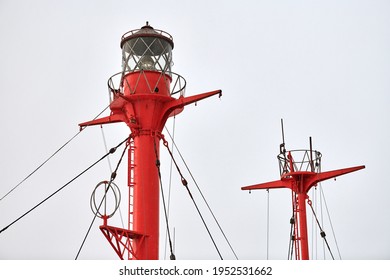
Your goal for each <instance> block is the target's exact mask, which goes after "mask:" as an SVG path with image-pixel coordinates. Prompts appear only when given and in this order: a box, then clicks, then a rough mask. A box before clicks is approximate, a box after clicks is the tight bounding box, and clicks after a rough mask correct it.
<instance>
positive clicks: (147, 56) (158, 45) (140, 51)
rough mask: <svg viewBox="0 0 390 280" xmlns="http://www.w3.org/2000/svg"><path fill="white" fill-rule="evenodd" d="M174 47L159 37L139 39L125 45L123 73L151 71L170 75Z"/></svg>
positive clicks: (131, 40)
mask: <svg viewBox="0 0 390 280" xmlns="http://www.w3.org/2000/svg"><path fill="white" fill-rule="evenodd" d="M171 65H172V46H171V45H170V43H169V42H168V41H166V40H164V39H162V38H159V37H137V38H133V39H130V40H128V41H126V42H125V43H124V45H123V56H122V67H123V71H124V72H125V73H126V72H133V71H139V70H151V71H159V72H163V73H167V74H169V75H170V72H171Z"/></svg>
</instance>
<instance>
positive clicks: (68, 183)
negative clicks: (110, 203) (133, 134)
mask: <svg viewBox="0 0 390 280" xmlns="http://www.w3.org/2000/svg"><path fill="white" fill-rule="evenodd" d="M128 139H129V138H126V139H125V140H124V141H122V142H121V143H119V144H118V145H117V146H116V147H114V148H111V149H110V151H109V152H108V153H106V154H105V155H104V156H102V157H101V158H100V159H98V160H97V161H95V162H94V163H93V164H92V165H90V166H89V167H87V168H86V169H84V170H83V171H82V172H81V173H79V174H78V175H77V176H75V177H74V178H73V179H71V180H70V181H69V182H67V183H66V184H65V185H63V186H62V187H61V188H59V189H58V190H56V191H55V192H53V193H52V194H51V195H49V196H48V197H46V198H45V199H43V200H42V201H41V202H39V203H38V204H37V205H35V206H34V207H32V208H31V209H30V210H28V211H27V212H25V213H24V214H23V215H21V216H19V217H18V218H17V219H15V220H14V221H13V222H12V223H10V224H9V225H7V226H6V227H4V228H3V229H2V230H0V233H2V232H3V231H5V230H7V229H8V228H9V227H10V226H12V225H13V224H15V223H16V222H18V221H19V220H20V219H22V218H23V217H25V216H26V215H27V214H29V213H31V212H32V211H33V210H35V209H36V208H37V207H39V206H40V205H42V204H43V203H44V202H46V201H47V200H49V199H50V198H52V197H53V196H54V195H56V194H57V193H59V192H60V191H61V190H63V189H64V188H65V187H67V186H68V185H70V184H71V183H72V182H74V181H75V180H76V179H77V178H79V177H80V176H82V175H83V174H84V173H86V172H87V171H88V170H90V169H91V168H92V167H94V166H95V165H96V164H98V163H99V162H100V161H102V160H103V159H105V158H106V157H107V156H108V155H109V154H113V153H115V151H116V149H117V148H118V147H119V146H121V145H122V144H123V143H125V142H126V141H127V140H128Z"/></svg>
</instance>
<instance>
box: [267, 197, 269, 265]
mask: <svg viewBox="0 0 390 280" xmlns="http://www.w3.org/2000/svg"><path fill="white" fill-rule="evenodd" d="M267 260H269V189H267Z"/></svg>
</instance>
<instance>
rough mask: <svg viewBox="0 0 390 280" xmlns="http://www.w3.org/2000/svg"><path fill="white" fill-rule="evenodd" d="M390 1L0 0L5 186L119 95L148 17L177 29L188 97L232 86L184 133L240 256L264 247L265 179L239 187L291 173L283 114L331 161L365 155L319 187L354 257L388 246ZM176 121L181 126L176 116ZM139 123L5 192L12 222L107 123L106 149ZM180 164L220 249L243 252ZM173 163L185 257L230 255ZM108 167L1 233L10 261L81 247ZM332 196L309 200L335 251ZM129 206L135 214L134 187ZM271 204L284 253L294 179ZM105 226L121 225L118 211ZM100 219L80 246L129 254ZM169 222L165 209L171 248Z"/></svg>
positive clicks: (344, 248)
mask: <svg viewBox="0 0 390 280" xmlns="http://www.w3.org/2000/svg"><path fill="white" fill-rule="evenodd" d="M389 13H390V3H389V2H388V1H385V0H383V1H379V0H370V1H368V0H356V1H344V0H341V1H340V0H337V1H335V0H328V1H304V0H301V1H299V0H298V1H287V0H286V1H281V0H279V1H258V0H256V1H245V0H244V1H204V0H199V1H172V0H167V1H155V0H150V1H76V0H70V1H49V0H46V1H43V0H36V1H21V0H12V1H11V0H0V40H1V47H0V87H1V90H0V92H1V98H2V105H3V106H2V110H1V112H0V118H1V123H0V129H1V135H2V137H1V138H0V146H1V147H2V153H1V157H0V170H1V171H0V172H1V173H0V174H1V184H0V196H3V195H4V194H5V193H7V192H8V191H9V190H10V189H12V188H13V187H14V186H15V185H16V184H17V183H18V182H20V181H21V180H22V179H23V178H24V177H25V176H27V175H28V174H29V173H30V172H31V171H33V170H34V169H35V168H36V167H37V166H38V165H39V164H41V163H42V162H43V161H44V160H45V159H46V158H47V157H48V156H50V155H51V154H52V153H53V152H54V151H56V150H57V149H58V148H59V147H60V146H61V145H62V144H64V143H65V142H66V141H67V140H68V139H70V138H71V137H72V136H73V135H75V134H76V133H77V132H78V123H81V122H84V121H88V120H90V119H92V118H93V117H95V116H96V115H97V114H98V113H99V112H100V111H101V110H102V109H104V108H105V107H106V106H107V105H108V90H107V86H106V85H107V80H108V78H109V77H110V76H111V75H113V74H115V73H117V72H119V71H120V70H121V50H120V46H119V43H120V38H121V36H122V35H123V34H124V33H125V32H127V31H129V30H132V29H137V28H140V27H142V26H143V25H144V24H145V22H146V21H149V23H150V25H152V26H153V27H154V28H157V29H162V30H164V31H167V32H169V33H170V34H171V35H172V36H173V40H174V43H175V47H174V49H173V60H174V66H173V71H174V72H176V73H178V74H180V75H182V76H183V77H184V78H185V79H186V80H187V90H186V95H187V96H189V95H193V94H197V93H202V92H207V91H211V90H216V89H222V91H223V97H222V98H221V99H218V98H217V97H213V98H209V99H207V100H203V101H201V102H198V104H197V106H194V105H192V106H188V107H186V108H185V110H184V111H183V113H181V114H180V115H179V116H177V117H176V120H175V140H176V144H177V146H178V147H179V149H180V152H181V153H182V155H183V156H184V158H185V160H186V163H187V164H188V166H189V167H190V169H191V172H192V173H193V175H194V176H195V178H196V180H197V182H198V184H199V186H200V188H201V189H202V191H203V193H204V195H205V197H206V199H207V201H208V203H209V204H210V206H211V208H212V209H213V211H214V214H215V215H216V217H217V218H218V221H219V223H220V224H221V226H222V228H223V229H224V231H225V234H226V236H227V237H228V238H229V241H230V242H231V244H232V246H233V248H234V250H235V251H236V253H237V255H238V257H239V258H240V259H266V258H267V198H268V197H267V192H266V191H261V190H259V191H253V192H252V193H251V194H248V192H244V191H241V190H240V188H241V187H242V186H246V185H252V184H256V183H261V182H267V181H272V180H277V179H279V169H278V162H277V159H276V156H277V154H278V153H279V144H280V143H281V130H280V119H281V118H283V119H284V128H285V139H286V148H287V149H308V148H309V140H308V139H309V136H311V137H312V138H313V148H314V149H315V150H318V151H320V152H321V153H322V155H323V158H322V170H323V171H327V170H332V169H339V168H344V167H349V166H356V165H366V169H364V170H361V171H358V172H356V173H352V174H348V175H345V176H342V177H339V178H337V181H334V180H329V181H325V182H323V183H322V184H321V187H322V189H323V193H324V194H325V199H326V204H327V207H328V210H329V213H330V217H331V223H332V225H333V230H334V233H335V236H336V240H337V244H338V249H339V251H340V255H341V257H342V259H390V234H389V232H390V219H389V216H390V207H389V198H390V185H389V182H388V180H387V174H388V172H389V163H388V160H389V159H390V149H389V148H388V142H389V136H390V133H389V127H390V113H389V109H388V107H389V105H390V79H389V77H390V53H389V49H390V30H389V26H390V17H389ZM108 113H109V112H108V111H106V112H105V113H104V114H105V115H107V114H108ZM167 127H168V128H169V129H170V130H171V131H172V127H173V121H172V120H170V121H169V122H168V123H167ZM128 133H129V130H128V128H127V127H126V125H125V124H115V125H108V126H105V127H104V129H103V131H102V130H101V129H100V127H90V128H88V129H86V130H85V131H83V132H82V133H81V134H80V135H79V136H77V137H76V138H75V139H74V140H73V141H72V142H71V143H70V144H69V145H68V146H67V147H66V148H65V149H63V150H62V151H61V152H60V153H59V154H58V155H56V156H55V157H54V158H53V159H52V160H50V161H49V163H48V164H47V165H45V166H44V167H43V168H42V169H41V170H39V171H38V172H37V173H36V174H34V175H33V176H32V177H31V178H29V179H28V180H27V181H26V182H25V183H23V184H22V185H20V186H19V187H18V188H17V189H16V190H15V191H13V192H12V193H11V194H10V195H8V196H7V197H6V198H4V199H3V200H2V201H0V228H3V227H4V226H6V225H8V224H9V223H11V222H12V221H13V220H15V219H16V218H17V217H19V216H20V215H21V214H23V213H24V212H25V211H27V210H28V209H30V208H31V207H33V206H34V205H36V204H37V203H38V202H39V201H41V200H42V199H43V198H45V197H46V196H47V195H49V194H51V193H52V192H53V191H55V190H57V189H58V188H60V187H61V186H62V185H63V184H65V183H66V182H67V181H69V180H70V179H71V178H73V177H74V176H75V175H77V174H78V173H79V172H80V171H82V170H83V169H84V168H86V167H88V166H89V165H90V164H92V163H93V162H94V161H96V160H97V159H99V158H100V157H101V156H102V155H103V154H104V153H105V146H104V141H103V136H102V135H103V134H104V136H105V139H106V141H107V145H108V148H110V147H113V146H115V145H117V144H118V143H119V142H120V141H122V140H124V139H125V138H126V137H127V136H128ZM169 142H170V143H171V141H169ZM119 154H120V153H116V154H115V155H114V156H113V157H111V164H112V165H113V166H114V165H115V164H116V162H117V161H118V157H119ZM161 161H162V163H161V164H162V169H163V185H164V189H165V190H166V191H165V193H167V192H168V188H169V165H170V160H169V157H168V154H167V152H166V151H165V150H164V149H163V148H161ZM178 161H179V162H180V166H181V168H182V171H183V173H184V176H185V177H186V178H187V179H188V181H189V187H190V188H191V189H192V190H193V191H192V192H193V194H194V196H195V199H196V201H197V203H198V204H199V206H200V208H201V211H202V213H203V214H204V216H205V219H206V221H207V223H208V225H209V226H210V230H211V232H212V233H213V236H214V238H215V240H216V243H217V244H218V246H219V248H220V250H221V253H222V255H223V257H224V258H225V259H234V256H233V254H232V252H231V251H230V250H229V248H228V246H227V244H226V242H225V240H224V239H223V237H222V235H221V233H220V232H219V231H218V228H217V227H216V225H215V223H214V222H213V219H212V218H211V215H210V214H209V213H208V211H207V208H206V207H205V205H204V203H203V202H202V200H201V198H200V196H199V194H198V192H197V191H196V188H195V185H194V183H193V182H192V181H191V180H190V176H189V175H188V172H187V171H186V169H185V167H184V164H183V163H182V162H181V160H178ZM126 168H127V166H126V162H125V164H122V166H121V168H120V170H119V172H118V179H117V180H116V183H117V184H118V185H119V186H120V187H121V190H122V196H123V197H126V193H127V187H126V175H127V169H126ZM173 174H174V175H173V178H172V185H171V198H170V201H171V204H170V227H171V229H172V231H173V229H174V231H175V240H174V244H175V253H176V256H177V258H178V259H219V257H218V254H217V252H216V250H215V249H214V247H213V245H212V242H211V241H210V239H209V237H208V235H207V232H206V230H205V229H204V227H203V224H202V222H201V220H200V218H199V217H198V215H197V212H196V210H195V208H194V206H193V205H192V202H191V201H190V198H189V197H188V195H187V193H186V191H185V189H183V186H182V185H181V183H180V179H179V177H178V176H177V174H176V172H173ZM109 176H110V169H109V164H108V162H107V161H104V162H102V163H100V165H99V166H97V167H96V168H94V169H93V170H91V171H90V172H88V173H87V174H86V175H84V176H82V177H81V178H80V179H78V180H77V181H75V182H74V183H73V184H71V185H69V186H68V187H67V188H65V189H64V190H63V191H62V192H60V193H59V194H57V195H56V196H55V197H53V198H52V199H50V200H49V201H48V202H46V203H45V204H43V205H42V206H40V207H39V208H37V209H36V210H35V211H33V212H32V213H30V214H29V215H27V216H26V217H24V218H23V219H22V220H20V221H19V222H17V223H15V224H14V225H13V226H11V227H10V228H9V229H7V230H6V231H4V232H3V233H1V234H0V259H74V258H75V256H76V254H77V251H78V249H79V247H80V245H81V242H82V240H83V238H84V236H85V234H86V232H87V229H88V227H89V225H90V223H91V221H92V218H93V213H92V212H91V210H90V209H89V198H90V194H91V193H92V191H93V189H94V187H95V186H96V184H97V183H99V182H100V181H102V180H107V179H109ZM320 193H321V192H320V189H319V188H317V191H313V192H311V193H310V197H311V199H312V200H313V201H317V211H318V215H319V216H321V217H323V219H324V229H325V231H326V233H327V237H328V240H329V243H330V246H331V249H332V252H333V253H334V255H335V256H336V258H339V254H338V250H337V247H336V242H335V240H334V237H333V234H332V228H331V227H330V223H329V219H328V218H327V213H326V209H325V206H324V202H323V203H322V204H321V203H320V201H319V196H320ZM316 197H317V199H315V198H316ZM321 205H322V207H321ZM121 208H122V215H123V216H126V209H127V207H126V200H123V201H122V205H121ZM321 209H322V212H321ZM269 210H270V211H269V221H270V225H269V232H270V236H269V243H268V247H269V253H268V254H269V258H270V259H277V260H279V259H281V260H283V259H287V253H288V243H289V233H290V224H289V219H290V216H291V211H292V210H291V191H290V190H287V189H279V190H273V191H270V193H269ZM308 220H309V235H310V254H311V257H313V258H319V259H321V258H323V254H324V253H323V246H322V242H321V240H320V237H318V235H319V234H318V232H315V231H314V230H313V229H312V225H311V223H312V216H311V215H309V216H308ZM109 223H110V224H111V225H114V226H119V227H121V222H120V218H119V214H117V215H115V216H114V217H113V218H112V219H111V220H110V221H109ZM100 224H101V221H100V220H98V221H96V222H95V224H94V226H93V228H92V231H91V233H90V235H89V237H88V239H87V241H86V243H85V245H84V247H83V250H82V251H81V253H80V256H79V259H117V256H116V254H115V253H114V251H113V250H112V249H111V247H110V245H109V244H108V242H107V241H106V240H105V239H104V237H103V235H102V234H101V232H100V231H99V229H98V226H99V225H100ZM164 228H165V224H164V222H163V216H162V212H161V237H160V241H161V242H160V244H161V246H160V247H161V249H160V255H161V258H162V259H163V258H164V241H165V230H164ZM313 234H314V235H315V238H314V239H313V237H312V236H313ZM326 258H327V259H329V258H330V257H329V254H328V253H326Z"/></svg>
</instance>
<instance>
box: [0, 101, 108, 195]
mask: <svg viewBox="0 0 390 280" xmlns="http://www.w3.org/2000/svg"><path fill="white" fill-rule="evenodd" d="M109 106H110V105H108V106H107V107H106V108H104V110H103V111H101V112H100V113H99V114H98V115H97V116H96V117H95V118H94V120H95V119H97V118H98V117H99V116H100V115H101V114H103V112H104V111H105V110H107V108H108V107H109ZM85 128H86V127H83V128H80V130H79V131H78V132H77V133H76V134H75V135H73V136H72V137H71V138H70V139H69V140H68V141H66V142H65V144H63V145H62V146H61V147H59V148H58V149H57V150H56V151H55V152H54V153H53V154H52V155H50V156H49V157H48V158H47V159H46V160H45V161H44V162H42V163H41V164H40V165H39V166H38V167H37V168H35V169H34V170H33V171H32V172H31V173H30V174H28V175H27V176H26V177H25V178H24V179H23V180H21V181H20V182H19V183H18V184H16V186H14V187H13V188H12V189H11V190H9V191H8V192H7V193H6V194H5V195H3V196H2V197H1V198H0V201H2V200H3V199H4V198H6V197H7V196H8V195H9V194H10V193H12V192H13V191H14V190H15V189H16V188H18V187H19V186H20V185H21V184H23V183H24V182H25V181H26V180H27V179H28V178H30V177H31V176H32V175H33V174H34V173H35V172H37V171H38V170H39V169H41V167H42V166H44V165H45V164H46V163H47V162H48V161H49V160H51V159H52V158H53V157H54V156H55V155H56V154H57V153H58V152H59V151H61V150H62V149H63V148H65V146H67V145H68V144H69V143H70V142H71V141H72V140H73V139H75V138H76V137H77V136H78V135H79V134H80V133H81V132H82V131H83V130H84V129H85Z"/></svg>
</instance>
